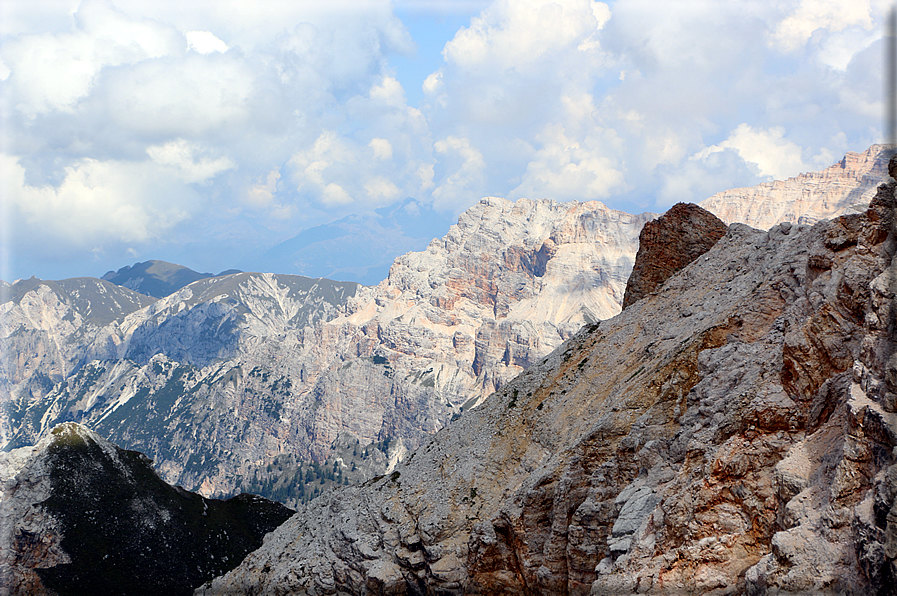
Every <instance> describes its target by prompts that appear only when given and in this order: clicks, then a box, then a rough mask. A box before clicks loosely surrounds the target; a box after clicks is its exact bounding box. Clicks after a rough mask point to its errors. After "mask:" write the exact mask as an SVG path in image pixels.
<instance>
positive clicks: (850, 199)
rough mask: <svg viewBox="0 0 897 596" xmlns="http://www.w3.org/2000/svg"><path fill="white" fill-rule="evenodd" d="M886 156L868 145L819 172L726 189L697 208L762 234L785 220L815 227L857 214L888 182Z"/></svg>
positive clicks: (878, 147)
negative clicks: (747, 226) (837, 218)
mask: <svg viewBox="0 0 897 596" xmlns="http://www.w3.org/2000/svg"><path fill="white" fill-rule="evenodd" d="M890 155H891V154H890V152H889V151H888V149H887V147H886V146H885V145H872V146H871V147H869V149H867V150H866V151H864V152H862V153H854V152H852V151H851V152H848V153H847V155H845V156H844V158H843V159H841V161H839V162H838V163H836V164H834V165H833V166H830V167H828V168H825V169H824V170H822V171H820V172H810V173H806V174H801V175H800V176H795V177H794V178H788V179H787V180H776V181H774V182H764V183H763V184H758V185H757V186H752V187H750V188H734V189H732V190H726V191H723V192H721V193H717V194H715V195H713V196H712V197H710V198H709V199H705V200H704V201H701V203H700V205H701V207H703V208H704V209H707V210H708V211H710V212H711V213H713V214H714V215H716V216H717V217H719V218H720V219H721V220H723V221H724V222H725V223H727V224H730V223H734V222H739V223H745V224H747V225H749V226H752V227H755V228H760V229H761V230H767V229H769V228H771V227H772V226H774V225H776V224H779V223H782V222H785V221H788V222H792V223H799V224H814V223H816V222H817V221H819V220H822V219H831V218H833V217H837V216H839V215H843V214H845V213H858V212H861V211H864V210H865V209H866V206H867V205H868V204H869V200H870V199H871V198H872V197H873V196H874V195H875V192H876V189H877V188H878V185H879V184H881V183H882V181H883V180H884V179H885V177H887V175H888V168H887V166H888V158H889V157H890Z"/></svg>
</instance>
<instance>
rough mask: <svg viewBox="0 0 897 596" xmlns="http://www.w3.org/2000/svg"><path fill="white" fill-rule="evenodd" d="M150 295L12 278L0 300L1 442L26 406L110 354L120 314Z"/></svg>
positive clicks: (78, 282)
mask: <svg viewBox="0 0 897 596" xmlns="http://www.w3.org/2000/svg"><path fill="white" fill-rule="evenodd" d="M155 300H156V299H155V298H151V297H149V296H144V295H143V294H138V293H137V292H134V291H132V290H129V289H127V288H122V287H120V286H117V285H115V284H112V283H110V282H108V281H104V280H99V279H94V278H89V277H79V278H73V279H66V280H62V281H44V280H40V279H37V278H35V277H32V278H31V279H27V280H22V281H18V282H16V283H15V284H13V285H12V286H10V287H9V288H8V289H7V291H6V292H4V294H3V302H2V303H0V334H2V342H3V343H2V346H0V347H2V350H0V351H2V353H3V354H4V357H3V358H2V359H0V440H2V444H7V443H8V441H9V439H10V437H11V435H12V433H13V432H15V430H16V429H17V427H18V419H19V418H18V417H19V416H21V414H22V413H23V411H24V410H25V408H26V407H28V404H33V403H41V402H42V400H43V399H44V398H45V397H46V395H47V393H48V392H49V391H50V390H52V389H53V387H54V386H56V384H58V383H60V382H63V381H64V379H65V378H66V377H68V375H70V374H71V373H72V372H74V371H75V370H77V369H79V368H80V367H82V366H83V365H84V364H85V363H86V362H89V361H91V360H93V359H95V358H107V357H109V356H110V353H113V354H114V353H115V349H116V348H115V344H116V341H117V338H118V335H119V334H120V330H119V324H120V323H121V322H122V321H123V320H124V318H125V317H126V316H127V315H129V314H131V313H133V312H136V311H138V310H140V309H141V308H144V307H147V306H149V305H150V304H152V303H153V302H155Z"/></svg>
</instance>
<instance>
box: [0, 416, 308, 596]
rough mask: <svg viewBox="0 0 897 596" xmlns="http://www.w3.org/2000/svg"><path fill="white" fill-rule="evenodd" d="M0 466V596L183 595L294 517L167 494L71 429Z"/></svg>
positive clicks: (274, 507)
mask: <svg viewBox="0 0 897 596" xmlns="http://www.w3.org/2000/svg"><path fill="white" fill-rule="evenodd" d="M0 457H2V459H0V463H2V464H3V466H2V467H3V469H2V480H3V486H2V489H3V493H2V500H0V593H3V594H15V595H26V594H27V595H32V594H33V595H38V594H58V595H60V596H65V595H69V594H71V595H76V594H84V595H87V594H90V595H95V594H147V595H149V594H190V593H191V592H192V590H193V588H196V587H198V586H199V585H200V584H202V583H203V582H204V581H207V580H209V579H211V578H212V577H214V576H216V575H220V574H221V573H223V572H225V571H227V570H229V569H232V568H233V567H235V566H236V565H237V564H238V563H239V562H240V561H241V560H242V559H243V557H244V556H245V555H246V554H247V553H248V552H250V551H252V550H253V549H255V548H258V547H259V546H260V545H261V543H262V538H263V537H264V535H265V534H266V533H267V532H270V531H271V530H273V529H274V528H276V527H277V526H278V525H280V524H281V523H283V522H284V521H285V520H286V519H287V518H288V517H289V516H290V515H291V514H292V513H293V511H292V510H290V509H287V508H286V507H284V506H283V505H281V504H279V503H273V502H271V501H267V500H265V499H262V498H261V497H256V496H254V495H241V496H238V497H234V498H232V499H229V500H227V501H217V500H209V499H205V498H203V497H201V496H199V495H197V494H194V493H190V492H187V491H185V490H183V489H181V488H180V487H172V486H170V485H168V484H165V483H164V482H162V480H161V479H159V477H158V476H157V475H156V474H155V472H154V471H153V469H152V467H151V465H150V463H151V462H150V461H149V460H148V459H147V458H146V457H145V456H143V455H142V454H140V453H137V452H134V451H125V450H123V449H119V448H118V447H116V446H114V445H112V444H111V443H109V442H108V441H106V440H104V439H102V438H100V437H99V436H98V435H96V434H95V433H93V432H91V431H89V430H87V429H86V428H84V427H82V426H79V425H77V424H74V423H66V424H63V425H61V426H58V427H56V428H55V429H53V431H52V432H51V433H50V434H49V435H48V436H47V437H46V438H45V439H43V440H42V441H41V443H39V444H38V445H37V446H36V447H33V448H25V449H24V450H19V451H18V452H13V453H4V454H2V456H0Z"/></svg>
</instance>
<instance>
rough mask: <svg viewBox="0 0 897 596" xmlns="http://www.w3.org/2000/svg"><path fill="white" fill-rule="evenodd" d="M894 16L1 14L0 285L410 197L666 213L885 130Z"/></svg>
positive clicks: (434, 11)
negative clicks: (425, 30) (435, 41)
mask: <svg viewBox="0 0 897 596" xmlns="http://www.w3.org/2000/svg"><path fill="white" fill-rule="evenodd" d="M886 8H887V4H886V3H884V2H869V1H865V2H863V1H854V2H843V1H841V0H791V1H784V2H779V1H776V2H773V1H769V2H751V3H718V2H709V1H697V0H683V1H681V2H676V3H661V2H656V1H648V0H619V1H617V2H607V3H604V2H595V1H593V0H551V1H549V0H494V1H492V2H488V1H485V0H484V1H480V0H477V1H473V0H471V1H469V2H464V3H445V2H440V1H437V0H433V1H428V2H404V3H403V2H397V3H391V2H389V1H387V0H365V1H359V0H352V1H349V0H335V1H333V2H328V3H305V2H298V3H297V2H289V3H279V2H269V3H263V4H259V5H255V4H247V3H244V2H238V1H236V0H225V1H224V2H204V1H199V2H194V3H187V4H184V3H181V2H178V3H175V2H172V1H160V2H153V3H146V2H141V1H138V0H83V1H81V2H78V1H76V0H73V1H70V2H66V1H54V0H48V1H46V2H33V1H27V2H26V1H25V0H10V1H8V2H5V3H4V6H3V15H2V16H3V18H2V19H0V38H2V45H0V97H2V106H0V108H2V118H3V131H4V135H3V139H2V146H0V166H2V169H0V178H2V184H3V206H2V207H3V214H4V219H5V220H7V221H9V222H12V224H11V225H4V227H3V234H4V236H5V238H4V241H3V250H4V255H2V259H5V260H6V262H7V263H8V265H7V270H5V271H2V272H0V274H2V275H3V276H6V277H8V278H11V277H19V276H27V275H30V274H31V273H32V272H33V273H37V274H44V275H45V276H51V275H55V276H60V274H59V272H60V271H63V270H64V271H73V274H74V272H76V271H75V270H78V269H79V268H80V271H81V274H88V273H91V274H96V272H95V271H93V270H92V269H90V267H91V263H99V264H98V265H94V267H96V266H102V265H104V264H105V263H107V262H110V263H112V262H113V261H114V263H113V264H114V265H115V266H120V265H121V264H123V262H121V261H123V260H129V259H131V258H132V257H133V256H135V255H139V256H141V257H143V258H153V257H154V256H156V255H155V254H154V253H153V251H154V250H157V249H159V247H169V248H171V247H175V246H182V247H184V249H183V250H184V251H187V250H188V249H189V250H194V249H196V250H197V252H196V254H197V255H206V256H202V257H197V258H198V259H199V260H200V262H198V263H195V265H194V266H197V267H200V268H203V267H205V268H207V269H224V268H226V267H229V266H231V265H233V264H234V263H225V262H222V261H223V260H224V259H231V258H233V255H234V254H236V253H237V252H238V251H237V249H235V248H233V247H242V248H241V249H240V250H242V251H243V252H249V251H251V250H253V249H256V248H264V247H265V246H270V245H272V244H274V243H275V242H276V241H278V240H282V239H284V238H285V237H288V236H292V235H295V234H296V233H298V232H299V231H300V230H302V229H305V228H307V227H310V226H312V225H316V224H320V223H324V222H327V221H331V220H334V219H336V218H339V217H343V216H346V215H349V214H352V213H369V212H371V210H373V209H376V208H379V207H383V206H385V205H389V204H391V203H394V202H395V201H398V200H402V199H404V198H405V197H414V198H416V199H417V200H419V201H422V202H424V203H431V204H433V205H434V206H435V207H436V208H437V209H440V210H442V212H444V213H445V214H446V217H447V218H449V217H452V216H454V215H456V214H457V213H459V212H460V211H461V210H463V209H465V208H467V207H468V206H470V205H472V204H473V203H475V202H476V201H478V200H479V199H480V198H481V197H483V196H486V195H498V196H507V197H511V198H516V197H524V196H526V197H532V198H541V197H549V198H554V199H557V200H561V201H566V200H591V199H600V200H603V201H605V202H606V203H608V204H610V205H611V206H614V207H617V208H621V209H625V210H627V211H630V212H640V211H644V210H654V211H661V210H663V209H665V208H666V207H667V206H669V205H671V204H672V203H674V202H676V201H679V200H691V201H697V200H701V199H703V198H705V197H706V196H709V195H710V194H713V193H714V192H718V191H720V190H724V189H726V188H730V187H735V186H744V185H749V184H756V183H758V182H761V181H765V180H769V179H773V178H785V177H788V176H794V175H797V174H799V173H801V172H803V171H807V170H811V169H817V168H820V167H824V166H826V165H829V164H830V163H832V162H833V161H834V160H836V159H838V158H839V157H840V156H841V155H842V154H843V153H844V152H845V151H847V150H863V149H865V148H866V147H867V146H868V145H870V144H872V143H874V142H879V141H880V140H881V128H880V123H879V121H880V114H881V113H882V105H881V97H880V90H881V87H882V86H881V74H880V73H881V61H880V58H881V55H882V48H881V28H882V18H883V14H884V11H885V10H886ZM458 11H462V12H463V11H467V12H466V14H469V20H466V21H465V22H466V23H467V24H466V25H465V26H463V27H461V28H459V29H458V30H457V31H455V32H454V34H453V35H452V36H451V37H449V38H447V39H446V40H445V43H444V44H443V46H442V56H441V59H440V60H439V61H438V62H439V64H440V66H439V67H438V68H437V69H435V70H434V71H432V72H430V73H428V74H427V75H426V76H423V77H420V79H417V78H408V77H403V75H402V73H401V72H399V70H397V69H396V67H395V66H394V64H395V63H396V59H397V58H398V57H407V56H413V55H414V53H415V51H417V50H416V47H417V44H416V40H415V39H413V38H412V36H411V34H410V33H409V29H408V28H407V27H406V24H405V23H403V21H402V18H400V17H399V16H397V15H399V14H402V15H406V16H405V17H404V18H417V19H434V20H436V19H439V18H441V17H442V16H443V15H446V14H449V13H452V14H458ZM407 15H411V16H407ZM411 88H414V89H416V90H421V91H422V92H423V96H422V97H423V100H421V101H420V102H419V103H418V105H411V103H410V102H409V100H408V99H407V93H406V90H407V89H411ZM200 245H201V246H200ZM224 245H227V246H228V247H232V248H233V249H232V250H230V252H228V251H227V250H218V249H216V246H224ZM200 249H201V250H200ZM2 259H0V261H2ZM115 259H118V261H115ZM216 259H218V260H216ZM110 268H111V267H110Z"/></svg>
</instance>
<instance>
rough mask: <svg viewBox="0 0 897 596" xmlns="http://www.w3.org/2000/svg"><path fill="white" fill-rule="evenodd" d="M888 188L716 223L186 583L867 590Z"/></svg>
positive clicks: (878, 527)
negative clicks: (217, 569) (405, 451)
mask: <svg viewBox="0 0 897 596" xmlns="http://www.w3.org/2000/svg"><path fill="white" fill-rule="evenodd" d="M895 189H897V183H891V184H890V185H889V186H886V187H882V188H881V189H880V191H879V193H878V195H877V197H876V199H875V200H874V201H873V203H872V206H871V207H870V209H869V211H868V212H866V213H865V214H862V215H852V216H847V217H844V218H841V219H839V220H836V221H832V222H821V223H819V224H818V225H816V226H815V227H813V228H812V229H811V228H809V227H808V226H804V225H792V226H776V227H775V228H774V229H772V230H770V231H769V232H763V231H759V230H756V229H752V228H749V227H747V226H744V225H732V226H730V229H729V232H728V233H727V234H726V236H724V237H723V238H722V239H721V240H720V241H719V242H718V243H717V244H716V245H715V246H714V247H713V248H712V249H710V250H709V251H708V252H707V253H706V254H705V255H703V256H701V257H700V258H698V259H697V260H695V261H694V262H692V263H691V264H690V265H688V266H687V267H685V268H684V269H683V270H682V271H680V272H679V273H678V274H677V275H675V276H673V277H671V278H670V279H668V280H667V282H666V283H665V284H664V285H663V286H662V287H661V288H660V289H659V290H657V291H656V292H654V293H652V294H650V295H648V296H645V297H644V298H642V299H641V300H639V301H638V302H636V303H635V304H633V305H632V306H631V307H629V308H628V309H626V310H625V311H623V312H622V313H621V314H620V315H618V316H616V317H614V318H612V319H609V320H607V321H603V322H601V323H600V324H599V325H593V326H588V327H587V328H585V329H583V330H582V331H581V332H580V333H578V334H576V335H575V336H574V337H572V338H571V339H569V340H568V341H567V342H565V343H564V344H562V345H561V346H559V347H558V348H557V349H556V350H555V351H554V352H552V353H551V354H550V355H549V356H548V357H547V358H545V359H544V360H542V361H539V362H537V363H535V364H533V366H531V367H530V368H529V369H527V370H526V371H525V372H523V373H522V374H521V375H520V376H518V377H517V378H516V379H514V380H513V381H511V382H509V383H508V384H507V385H506V386H504V387H503V388H502V389H501V390H500V391H498V392H497V393H495V394H494V395H492V396H491V397H489V398H488V399H486V400H485V401H484V402H483V404H482V405H481V406H480V407H479V408H477V409H474V410H471V411H468V412H465V413H464V415H463V416H461V418H460V419H459V420H456V421H455V422H453V423H451V424H450V425H448V427H447V428H445V429H444V430H442V431H440V432H439V433H437V434H436V436H435V437H433V438H432V439H431V440H430V441H429V442H427V443H425V444H424V445H422V446H421V447H420V448H418V449H417V450H415V451H414V452H413V453H412V455H411V456H409V458H408V460H407V461H406V462H404V463H403V464H400V465H399V466H397V467H396V470H395V473H394V475H393V476H388V477H384V478H380V479H378V480H375V481H372V482H370V483H367V484H366V485H365V486H359V487H354V488H350V489H346V490H342V491H338V492H334V493H330V494H328V495H325V496H324V497H322V498H320V499H318V500H316V501H314V502H312V503H311V504H310V506H309V507H308V508H306V509H305V510H303V511H302V512H300V513H298V514H297V515H296V516H294V517H293V518H292V519H290V520H289V521H288V522H287V523H285V524H284V525H283V526H281V527H280V528H278V530H277V531H275V532H274V533H272V534H271V535H269V537H268V540H267V541H266V543H265V544H264V546H263V547H262V548H261V549H259V550H258V551H256V552H254V553H252V554H251V555H250V556H249V557H248V558H247V559H246V561H244V563H243V564H242V565H241V566H240V567H238V568H237V569H235V570H234V571H232V572H230V573H229V574H227V575H225V576H223V577H221V578H217V579H216V580H214V581H213V582H212V584H211V585H210V586H207V587H205V588H204V589H203V590H200V591H198V593H199V594H207V595H211V594H240V593H262V594H274V593H285V592H286V591H288V590H293V593H297V594H318V593H324V592H323V591H322V590H323V588H322V586H331V587H332V588H328V589H333V590H335V591H337V592H341V593H347V594H361V593H365V592H366V590H369V589H371V585H370V584H368V582H369V581H376V580H375V579H372V578H371V576H370V575H369V572H368V570H369V569H375V568H376V567H375V566H374V562H375V561H380V560H382V561H384V564H389V563H391V564H394V565H398V566H399V568H400V570H401V574H402V577H403V578H404V582H405V583H404V586H397V585H395V584H391V586H392V587H393V588H395V589H396V590H397V591H398V593H406V594H411V593H421V592H426V591H430V592H433V593H437V592H438V593H443V594H476V593H479V594H524V593H538V594H595V595H616V594H627V595H628V594H640V593H644V594H657V595H666V594H716V595H721V594H752V595H761V594H763V595H766V594H779V595H784V594H810V593H831V594H845V593H855V594H862V593H874V592H876V591H884V593H886V591H887V590H888V589H890V588H889V586H891V587H893V577H894V575H893V572H894V569H895V566H894V561H895V555H894V553H897V546H895V545H897V538H895V537H897V513H894V512H895V511H897V505H895V497H897V463H895V447H897V421H895V416H897V414H895V411H897V408H895V403H894V398H893V396H894V394H895V389H897V386H895V384H894V383H895V381H897V373H895V368H894V366H895V361H894V359H893V358H892V354H893V347H894V344H895V342H894V338H893V337H892V335H890V334H891V333H892V332H893V330H892V329H891V328H889V327H888V326H886V325H880V324H877V325H874V326H873V325H868V324H867V321H873V320H874V321H879V322H880V321H883V320H888V317H889V316H890V315H889V312H890V310H889V309H890V301H888V300H884V299H882V298H883V294H884V293H885V292H886V291H888V288H885V287H883V286H882V285H881V284H880V283H879V284H878V285H877V286H876V285H874V284H873V280H875V279H876V278H879V276H881V275H882V274H883V273H884V272H885V271H887V270H888V269H889V268H890V267H891V257H892V255H893V254H894V250H893V239H892V238H889V237H888V236H889V234H890V233H891V231H890V229H889V228H890V225H891V224H890V220H889V217H890V215H889V214H890V212H891V210H893V209H894V208H895V206H897V200H895V198H894V192H895ZM870 313H872V314H874V315H875V316H874V317H870V316H868V315H869V314H870ZM655 498H656V501H655V500H654V499H655ZM630 504H631V505H630ZM636 511H637V513H635V512H636ZM621 517H622V519H621ZM615 528H616V529H619V530H620V531H618V532H615V531H614V530H615ZM624 528H625V532H624V531H623V530H624ZM633 528H634V529H633ZM630 531H631V533H630ZM359 543H361V544H365V545H368V546H367V547H366V548H365V549H364V550H363V551H362V549H361V548H359V547H357V546H356V545H357V544H359ZM362 552H364V553H365V554H364V556H361V553H362ZM413 552H420V553H422V555H423V558H422V559H421V558H412V557H410V556H409V553H413ZM443 559H447V560H446V561H443ZM434 568H437V569H439V570H440V571H439V574H436V573H434V572H433V571H432V570H433V569H434ZM447 568H448V569H449V570H450V573H449V574H447V573H446V571H445V570H446V569H447ZM266 569H267V571H265V570H266ZM375 585H378V584H375Z"/></svg>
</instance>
